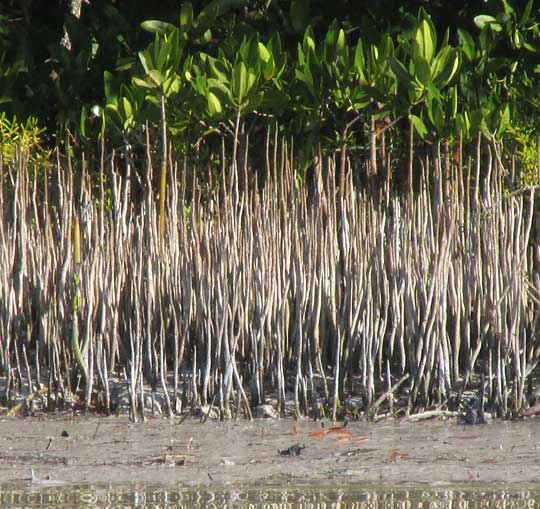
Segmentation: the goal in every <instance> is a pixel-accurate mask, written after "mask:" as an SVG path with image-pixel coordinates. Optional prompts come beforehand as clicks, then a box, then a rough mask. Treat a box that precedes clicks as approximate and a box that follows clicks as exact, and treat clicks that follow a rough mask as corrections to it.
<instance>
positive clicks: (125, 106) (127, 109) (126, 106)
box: [122, 97, 133, 120]
mask: <svg viewBox="0 0 540 509" xmlns="http://www.w3.org/2000/svg"><path fill="white" fill-rule="evenodd" d="M122 110H123V113H124V115H123V117H124V120H128V119H130V118H131V117H132V116H133V109H132V107H131V103H130V102H129V100H128V99H127V98H126V97H122Z"/></svg>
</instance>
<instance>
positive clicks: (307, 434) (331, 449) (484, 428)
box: [0, 415, 540, 486]
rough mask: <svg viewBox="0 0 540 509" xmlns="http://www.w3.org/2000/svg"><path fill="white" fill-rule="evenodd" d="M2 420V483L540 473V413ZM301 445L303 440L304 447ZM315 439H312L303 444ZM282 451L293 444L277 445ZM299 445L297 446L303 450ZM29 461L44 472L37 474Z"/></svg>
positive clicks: (268, 481)
mask: <svg viewBox="0 0 540 509" xmlns="http://www.w3.org/2000/svg"><path fill="white" fill-rule="evenodd" d="M332 425H333V423H330V422H327V423H325V427H324V428H323V427H322V426H321V423H320V422H313V421H309V420H304V421H294V420H289V419H285V420H274V419H265V420H263V419H259V420H254V421H245V420H238V421H229V422H216V421H207V422H206V423H204V424H203V423H201V422H200V421H199V420H194V419H188V420H184V421H183V422H181V421H180V419H177V418H170V419H167V418H159V419H151V420H147V422H145V423H132V422H130V421H129V420H128V418H126V417H88V416H70V417H67V416H61V417H51V416H50V415H47V416H39V417H26V418H2V419H0V484H13V483H16V484H19V483H30V484H39V482H40V481H43V480H45V482H50V481H64V482H66V483H68V484H80V483H84V484H87V483H105V484H125V483H132V482H135V483H145V484H160V485H175V486H178V485H194V486H200V485H203V484H206V485H207V484H217V485H223V484H224V483H243V484H257V485H263V484H264V485H272V484H282V483H293V484H298V483H304V482H305V483H322V482H324V483H332V484H334V483H351V484H352V483H355V484H357V483H369V484H373V483H376V484H381V485H389V484H390V485H393V484H415V485H416V484H418V483H427V484H439V483H444V484H446V483H452V484H455V483H464V482H465V483H472V482H510V483H519V484H520V485H521V486H523V485H527V484H531V485H535V484H536V483H537V482H538V479H540V454H539V448H540V433H539V425H540V421H538V420H537V419H530V420H523V421H518V422H505V421H492V422H489V423H488V424H485V425H477V426H463V425H460V424H458V423H457V421H456V420H455V419H450V420H442V419H432V420H426V421H421V422H409V421H407V420H401V421H394V420H387V421H384V422H378V423H372V422H365V421H364V422H360V421H359V422H351V423H349V424H348V426H347V427H346V428H345V430H343V429H335V430H331V429H330V428H331V427H332ZM295 444H299V446H300V447H298V448H295V447H292V448H291V449H289V448H290V447H291V446H294V445H295ZM304 445H305V448H303V447H304ZM278 451H282V452H283V453H285V452H291V453H293V454H279V453H278ZM298 451H299V454H298V455H296V454H295V453H296V452H298ZM30 467H32V468H33V469H34V471H35V479H34V481H33V483H32V481H30V480H29V478H30Z"/></svg>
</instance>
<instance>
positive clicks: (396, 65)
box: [390, 57, 413, 86]
mask: <svg viewBox="0 0 540 509" xmlns="http://www.w3.org/2000/svg"><path fill="white" fill-rule="evenodd" d="M390 68H391V69H392V71H393V72H394V74H395V75H396V77H397V79H398V81H400V82H401V83H402V84H403V85H405V86H409V84H410V83H411V81H412V80H413V77H412V76H411V73H410V72H409V71H408V70H407V68H406V67H405V66H404V65H403V64H402V63H401V62H400V61H399V60H398V59H397V58H396V57H391V58H390Z"/></svg>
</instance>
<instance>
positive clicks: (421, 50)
mask: <svg viewBox="0 0 540 509" xmlns="http://www.w3.org/2000/svg"><path fill="white" fill-rule="evenodd" d="M415 41H416V45H415V48H417V51H418V54H419V55H420V56H421V57H422V58H423V59H424V60H426V61H427V62H428V63H429V62H431V59H432V58H433V55H434V53H435V46H436V45H437V36H436V34H435V28H434V26H433V23H431V21H429V20H428V19H427V18H425V19H423V20H422V21H421V22H420V24H419V26H418V28H417V29H416V34H415Z"/></svg>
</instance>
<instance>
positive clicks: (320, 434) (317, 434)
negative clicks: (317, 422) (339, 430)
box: [308, 429, 329, 438]
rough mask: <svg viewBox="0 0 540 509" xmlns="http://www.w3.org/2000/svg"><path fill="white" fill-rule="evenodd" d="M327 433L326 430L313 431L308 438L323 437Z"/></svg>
mask: <svg viewBox="0 0 540 509" xmlns="http://www.w3.org/2000/svg"><path fill="white" fill-rule="evenodd" d="M328 431H329V430H327V429H322V430H321V431H313V432H311V433H310V434H309V435H308V436H310V437H316V438H320V437H324V436H325V435H327V434H328Z"/></svg>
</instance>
